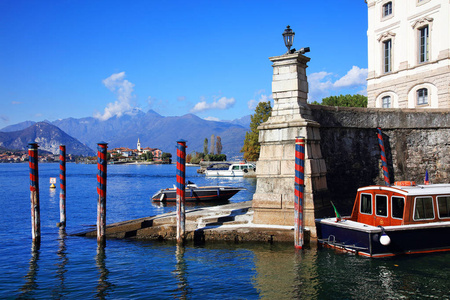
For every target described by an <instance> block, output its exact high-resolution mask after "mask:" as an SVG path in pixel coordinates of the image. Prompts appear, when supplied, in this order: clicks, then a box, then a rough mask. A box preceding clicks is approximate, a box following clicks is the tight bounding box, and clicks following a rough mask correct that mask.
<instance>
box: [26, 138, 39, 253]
mask: <svg viewBox="0 0 450 300" xmlns="http://www.w3.org/2000/svg"><path fill="white" fill-rule="evenodd" d="M28 157H29V166H30V200H31V236H32V238H33V243H35V244H40V242H41V217H40V211H41V207H40V204H39V172H38V163H39V159H38V144H37V143H29V144H28Z"/></svg>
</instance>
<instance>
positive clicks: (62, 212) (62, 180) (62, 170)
mask: <svg viewBox="0 0 450 300" xmlns="http://www.w3.org/2000/svg"><path fill="white" fill-rule="evenodd" d="M59 187H60V191H59V227H61V228H62V229H64V228H66V146H65V145H60V146H59Z"/></svg>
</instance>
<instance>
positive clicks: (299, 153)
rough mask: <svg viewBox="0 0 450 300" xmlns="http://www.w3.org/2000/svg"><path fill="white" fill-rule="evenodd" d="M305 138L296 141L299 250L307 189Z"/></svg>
mask: <svg viewBox="0 0 450 300" xmlns="http://www.w3.org/2000/svg"><path fill="white" fill-rule="evenodd" d="M304 182H305V138H304V137H302V136H300V137H297V138H296V139H295V203H294V216H295V226H294V227H295V228H294V230H295V231H294V234H295V237H294V243H295V244H294V245H295V248H297V249H302V248H303V243H304V235H303V230H304V225H303V200H304V188H305V184H304Z"/></svg>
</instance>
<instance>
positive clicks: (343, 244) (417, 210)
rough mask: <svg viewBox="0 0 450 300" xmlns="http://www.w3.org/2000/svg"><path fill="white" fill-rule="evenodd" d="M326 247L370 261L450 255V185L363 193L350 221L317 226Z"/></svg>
mask: <svg viewBox="0 0 450 300" xmlns="http://www.w3.org/2000/svg"><path fill="white" fill-rule="evenodd" d="M316 227H317V236H318V241H319V243H320V244H322V245H325V246H330V247H334V248H338V249H342V250H345V251H350V252H355V253H357V254H360V255H363V256H368V257H386V256H393V255H400V254H413V253H428V252H439V251H449V250H450V184H430V185H416V184H415V183H414V182H410V181H406V182H405V181H403V182H398V183H396V184H394V186H368V187H362V188H359V189H358V192H357V195H356V199H355V202H354V206H353V210H352V214H351V216H350V217H346V218H340V216H339V214H338V213H337V214H336V218H325V219H317V220H316Z"/></svg>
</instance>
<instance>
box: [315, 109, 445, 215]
mask: <svg viewBox="0 0 450 300" xmlns="http://www.w3.org/2000/svg"><path fill="white" fill-rule="evenodd" d="M310 108H311V112H312V115H313V118H314V119H315V120H316V121H317V122H318V123H320V135H321V141H320V145H321V152H322V156H323V158H324V160H325V163H326V166H327V186H328V189H329V191H330V194H331V195H333V198H337V199H338V200H337V201H334V203H335V204H336V203H338V206H340V207H341V209H342V210H343V211H342V213H344V214H350V212H351V209H352V205H353V201H354V197H355V195H356V189H357V188H358V187H360V186H365V185H371V184H380V185H383V184H384V180H383V175H382V170H381V159H380V149H379V146H378V141H377V136H376V128H377V127H381V131H382V134H383V139H384V143H385V148H386V156H387V162H388V169H389V174H390V180H391V182H394V181H401V180H412V181H416V182H417V183H418V184H421V183H423V180H424V177H425V170H428V172H429V176H430V182H431V183H448V182H449V175H450V110H449V109H426V110H424V109H381V108H380V109H375V108H369V109H366V108H344V107H327V106H321V105H310Z"/></svg>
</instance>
